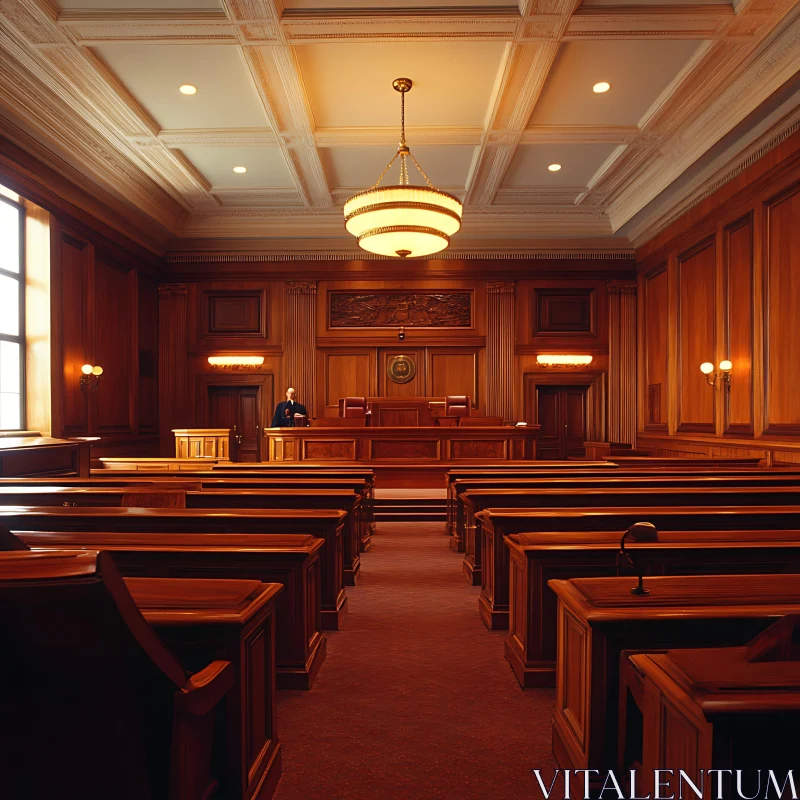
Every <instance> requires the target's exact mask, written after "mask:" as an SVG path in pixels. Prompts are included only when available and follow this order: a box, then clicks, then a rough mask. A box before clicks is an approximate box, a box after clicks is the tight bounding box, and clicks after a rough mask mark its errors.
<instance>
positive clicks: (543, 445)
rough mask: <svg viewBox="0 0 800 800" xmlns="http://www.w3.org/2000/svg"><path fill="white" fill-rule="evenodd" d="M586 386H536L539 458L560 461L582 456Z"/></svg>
mask: <svg viewBox="0 0 800 800" xmlns="http://www.w3.org/2000/svg"><path fill="white" fill-rule="evenodd" d="M586 391H587V387H585V386H539V387H537V390H536V402H537V421H538V423H539V425H540V426H541V427H540V429H539V443H538V446H537V456H538V458H540V459H545V460H547V459H552V460H563V459H566V458H569V457H571V456H574V457H582V456H583V455H584V454H585V452H586V451H585V448H584V446H583V443H584V441H585V438H586Z"/></svg>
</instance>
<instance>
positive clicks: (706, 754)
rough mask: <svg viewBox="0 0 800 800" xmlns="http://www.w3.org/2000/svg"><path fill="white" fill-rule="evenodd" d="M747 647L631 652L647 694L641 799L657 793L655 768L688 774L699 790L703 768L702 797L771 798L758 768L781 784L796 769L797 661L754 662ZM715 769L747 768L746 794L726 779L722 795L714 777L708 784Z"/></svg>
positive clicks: (799, 686) (799, 689)
mask: <svg viewBox="0 0 800 800" xmlns="http://www.w3.org/2000/svg"><path fill="white" fill-rule="evenodd" d="M747 650H748V648H746V647H725V648H704V649H698V650H669V651H668V652H666V653H659V654H656V653H653V654H637V655H631V657H630V664H631V668H632V670H634V671H635V672H636V673H638V675H637V679H638V680H640V681H641V690H642V692H641V694H642V698H641V705H640V706H639V708H640V711H641V715H642V723H643V724H642V731H641V732H642V733H643V737H642V739H643V747H642V759H641V763H642V770H641V775H642V777H643V778H644V780H643V781H642V789H641V791H642V792H644V795H642V794H640V795H639V796H640V797H641V796H646V793H647V792H648V791H654V787H653V785H652V777H653V770H656V769H670V768H674V769H675V771H676V775H677V770H679V769H683V770H685V771H686V772H687V774H688V776H689V778H690V779H691V780H692V781H693V782H694V783H695V784H696V785H701V775H702V772H701V770H705V771H706V781H705V782H706V787H705V789H706V791H705V792H704V794H703V797H705V798H713V797H718V796H723V797H737V796H739V797H741V796H746V797H756V796H759V797H765V796H772V792H771V791H769V792H768V793H767V794H762V792H764V791H766V787H764V788H762V789H760V790H759V786H758V778H757V773H756V770H758V769H771V770H773V771H774V773H775V776H776V777H777V780H778V786H780V785H781V783H782V782H783V780H784V779H785V778H786V775H787V773H788V771H789V770H790V769H793V770H796V768H797V733H796V732H797V726H798V723H800V670H798V662H797V661H765V662H755V663H753V662H749V661H748V660H747V657H746V656H747ZM678 762H681V763H678ZM710 769H721V770H742V773H743V785H742V794H741V795H740V794H739V793H738V791H736V790H735V789H734V786H733V784H731V783H730V782H729V781H727V780H726V781H725V782H723V784H722V786H723V789H722V794H721V795H720V794H718V791H717V788H716V780H715V781H714V783H712V784H711V785H709V784H710V783H711V781H710V779H709V777H708V775H707V771H708V770H710ZM648 778H649V779H650V782H649V783H648ZM795 780H796V777H795ZM766 781H767V777H766V773H765V775H764V783H765V784H766ZM676 783H677V781H673V786H674V785H675V784H676ZM726 790H727V791H726ZM663 796H665V795H664V793H663V790H662V797H663ZM675 796H677V792H676V794H675ZM686 796H689V795H688V792H687V794H684V797H686ZM775 796H778V792H777V791H776V792H775Z"/></svg>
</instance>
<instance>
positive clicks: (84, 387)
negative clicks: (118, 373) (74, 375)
mask: <svg viewBox="0 0 800 800" xmlns="http://www.w3.org/2000/svg"><path fill="white" fill-rule="evenodd" d="M81 373H83V374H82V375H81V391H82V392H88V391H89V389H91V390H92V391H93V392H96V391H97V389H98V387H99V386H100V376H101V375H102V374H103V368H102V367H98V366H92V365H91V364H84V365H83V366H82V367H81Z"/></svg>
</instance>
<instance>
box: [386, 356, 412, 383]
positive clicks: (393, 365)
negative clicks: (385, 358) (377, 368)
mask: <svg viewBox="0 0 800 800" xmlns="http://www.w3.org/2000/svg"><path fill="white" fill-rule="evenodd" d="M386 373H387V375H388V376H389V378H390V379H391V380H393V381H394V382H395V383H408V382H409V381H413V380H414V376H415V375H416V374H417V365H416V364H415V363H414V361H413V360H412V359H410V358H409V357H408V356H395V357H394V358H390V359H389V363H388V364H387V365H386Z"/></svg>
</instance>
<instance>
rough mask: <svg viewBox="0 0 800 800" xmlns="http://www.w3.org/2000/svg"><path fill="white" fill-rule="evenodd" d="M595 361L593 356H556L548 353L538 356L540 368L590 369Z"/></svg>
mask: <svg viewBox="0 0 800 800" xmlns="http://www.w3.org/2000/svg"><path fill="white" fill-rule="evenodd" d="M593 360H594V357H593V356H577V355H555V354H548V353H542V354H541V355H538V356H536V363H537V364H538V365H539V366H540V367H556V368H560V369H564V368H568V367H588V366H589V364H591V363H592V361H593Z"/></svg>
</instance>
